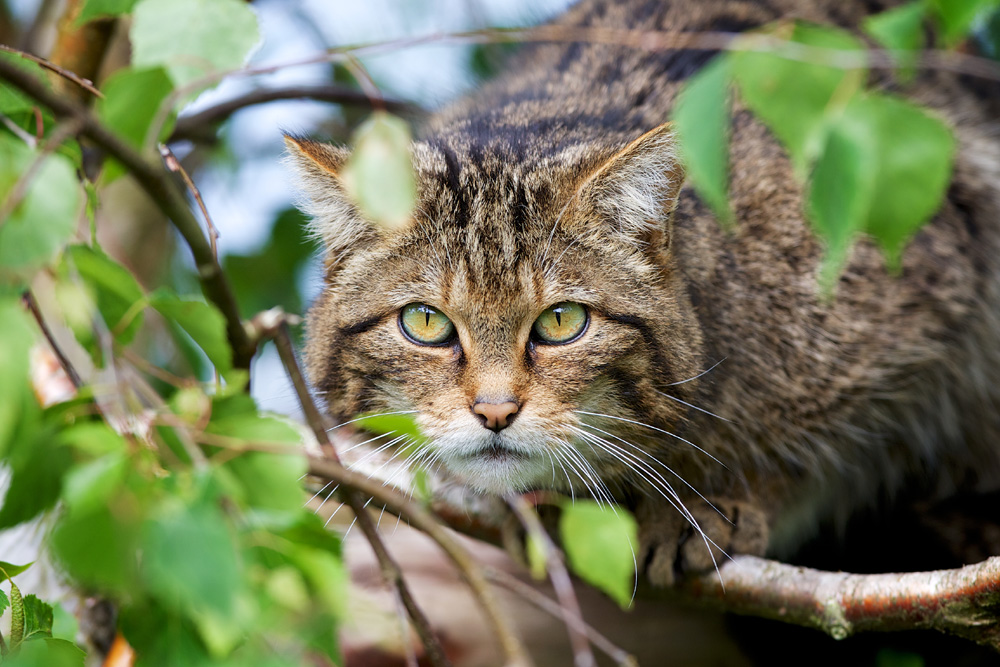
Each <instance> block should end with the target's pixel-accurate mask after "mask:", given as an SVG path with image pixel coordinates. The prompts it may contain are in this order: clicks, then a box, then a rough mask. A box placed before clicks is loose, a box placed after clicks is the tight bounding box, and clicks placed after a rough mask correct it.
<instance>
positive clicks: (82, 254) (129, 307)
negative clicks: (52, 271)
mask: <svg viewBox="0 0 1000 667" xmlns="http://www.w3.org/2000/svg"><path fill="white" fill-rule="evenodd" d="M66 258H67V259H68V261H69V262H70V263H71V266H72V267H74V268H75V269H76V272H77V273H78V274H79V275H80V277H81V278H83V281H84V283H85V284H86V285H87V286H88V287H90V289H91V290H93V293H94V298H95V299H96V301H97V310H98V311H100V313H101V317H102V318H103V319H104V323H105V324H106V325H107V327H108V328H109V329H110V330H111V331H112V333H114V334H115V339H116V340H117V341H118V342H119V343H121V344H122V345H127V344H128V343H129V342H131V341H132V339H133V338H135V334H136V332H138V330H139V327H141V326H142V309H141V308H140V307H139V306H138V304H139V302H140V301H142V300H143V299H144V298H145V294H144V293H143V290H142V288H141V287H140V286H139V283H138V281H136V279H135V277H134V276H133V275H132V273H131V272H130V271H129V270H128V269H126V268H125V267H124V266H122V265H121V264H119V263H118V262H116V261H114V260H113V259H111V258H110V257H108V256H107V255H105V254H104V253H103V252H102V251H101V250H98V249H96V248H91V247H90V246H85V245H73V246H70V247H68V248H67V249H66ZM69 274H70V275H72V271H70V272H69ZM126 315H128V316H129V320H128V321H127V322H126V321H123V318H124V317H125V316H126Z"/></svg>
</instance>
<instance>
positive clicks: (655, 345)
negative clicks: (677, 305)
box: [602, 312, 675, 382]
mask: <svg viewBox="0 0 1000 667" xmlns="http://www.w3.org/2000/svg"><path fill="white" fill-rule="evenodd" d="M602 315H604V316H605V317H607V318H608V319H609V320H613V321H615V322H618V323H619V324H624V325H625V326H629V327H632V328H633V329H635V330H636V331H638V332H639V334H640V335H641V336H642V339H643V341H645V343H646V348H647V349H648V350H649V354H650V356H651V357H652V361H653V366H654V367H655V368H656V370H657V371H659V374H660V377H659V378H655V376H654V379H658V380H663V381H667V382H672V381H673V380H674V379H675V378H674V377H673V371H672V369H671V368H670V365H669V364H668V363H667V360H666V359H665V358H664V356H663V350H661V349H660V344H659V340H658V339H657V337H656V334H655V333H654V332H653V329H652V327H650V326H649V323H648V322H646V320H645V319H643V318H642V317H639V316H638V315H633V314H630V313H609V312H603V313H602Z"/></svg>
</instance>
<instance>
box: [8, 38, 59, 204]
mask: <svg viewBox="0 0 1000 667" xmlns="http://www.w3.org/2000/svg"><path fill="white" fill-rule="evenodd" d="M0 60H6V61H8V62H11V63H13V64H15V65H16V66H18V67H20V68H22V69H24V70H25V71H27V72H28V73H30V74H32V75H33V76H34V77H35V78H36V79H38V80H39V81H41V82H42V83H44V84H45V85H46V86H47V87H49V79H48V77H47V76H46V75H45V70H43V69H42V68H41V67H40V66H38V65H37V64H35V63H33V62H32V61H30V60H27V59H25V58H22V57H21V56H19V55H17V54H14V53H8V52H6V51H0ZM35 106H37V102H35V101H34V100H33V99H32V98H30V97H28V96H27V95H25V94H24V93H22V92H21V91H20V90H18V89H16V88H14V86H9V85H6V84H4V85H2V86H0V113H2V114H3V115H5V116H11V115H13V114H15V113H17V112H21V111H30V110H31V109H33V108H34V107H35ZM30 134H34V131H32V132H30ZM0 200H2V198H0Z"/></svg>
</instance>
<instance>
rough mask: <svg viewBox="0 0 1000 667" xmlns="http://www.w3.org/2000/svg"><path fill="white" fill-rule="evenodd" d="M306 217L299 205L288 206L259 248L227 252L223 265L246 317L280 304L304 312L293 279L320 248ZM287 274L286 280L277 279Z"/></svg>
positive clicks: (291, 310) (286, 309) (296, 311)
mask: <svg viewBox="0 0 1000 667" xmlns="http://www.w3.org/2000/svg"><path fill="white" fill-rule="evenodd" d="M307 222H308V220H307V218H306V216H305V214H303V213H302V212H301V211H299V210H298V209H294V208H290V209H285V210H284V211H282V212H281V213H280V214H278V217H277V218H276V219H275V221H274V225H273V226H272V227H271V235H270V238H269V239H268V242H267V243H266V244H265V245H264V247H263V248H261V249H260V250H259V251H258V252H256V253H253V254H247V255H235V254H227V255H226V256H225V257H223V259H222V267H223V269H224V270H225V272H226V275H227V276H229V278H230V281H231V282H232V284H233V288H234V290H235V291H236V296H237V300H238V301H239V304H240V310H241V314H242V315H243V316H244V317H247V318H249V317H252V316H253V315H255V314H257V313H259V312H261V311H264V310H268V309H269V308H273V307H274V306H281V307H282V308H284V309H285V312H289V313H301V312H302V311H303V310H304V309H303V304H302V299H301V297H300V296H299V292H298V289H297V288H296V285H295V281H294V280H291V278H292V277H293V276H295V275H296V274H297V273H298V272H299V270H300V269H301V268H302V266H304V265H305V264H306V262H308V261H309V259H310V258H311V257H312V256H313V255H314V254H315V252H316V250H317V249H318V245H317V244H316V241H315V239H313V238H312V237H311V236H310V235H309V233H308V231H307V230H308V226H307ZM275 276H284V277H286V279H284V280H275Z"/></svg>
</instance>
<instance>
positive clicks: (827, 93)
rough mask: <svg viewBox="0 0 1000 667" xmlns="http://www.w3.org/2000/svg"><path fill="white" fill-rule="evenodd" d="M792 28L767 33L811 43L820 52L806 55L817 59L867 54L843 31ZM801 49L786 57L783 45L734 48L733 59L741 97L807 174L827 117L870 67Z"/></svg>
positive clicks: (834, 113) (848, 96)
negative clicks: (849, 65)
mask: <svg viewBox="0 0 1000 667" xmlns="http://www.w3.org/2000/svg"><path fill="white" fill-rule="evenodd" d="M788 28H789V26H787V25H784V26H779V28H778V29H777V30H775V31H772V32H771V33H769V34H770V35H772V36H774V37H778V38H784V37H787V38H788V39H789V40H790V41H792V42H794V43H796V44H801V45H805V46H807V47H813V48H814V49H816V50H814V51H811V52H810V51H807V52H806V53H812V54H813V57H814V58H815V59H817V60H818V61H822V60H823V59H824V58H830V57H832V56H833V55H834V54H835V51H833V52H831V51H829V50H831V49H833V50H841V51H849V52H851V53H850V55H851V56H852V57H858V56H860V55H862V54H863V45H862V44H861V42H859V41H858V40H857V39H855V38H854V37H852V36H851V35H850V34H848V33H847V32H845V31H843V30H839V29H835V28H829V27H822V26H816V25H811V24H807V23H798V24H795V25H794V27H792V29H791V31H790V34H787V35H786V34H785V33H786V32H789V31H788ZM745 39H747V40H753V39H759V36H755V35H747V36H746V37H745ZM801 49H802V47H801V46H800V47H797V48H795V49H793V48H790V47H788V48H787V50H788V51H789V53H788V57H782V51H783V47H780V46H778V47H775V50H774V51H770V52H754V51H735V52H733V53H732V54H731V59H732V73H733V78H734V80H735V81H736V83H737V84H738V86H739V91H740V95H741V97H742V98H743V101H744V102H745V103H746V104H747V106H748V107H750V109H751V111H753V112H754V114H756V115H757V116H758V117H759V118H760V119H761V120H763V121H764V123H765V124H767V126H768V127H769V128H770V129H771V131H772V132H774V134H775V135H776V136H777V137H778V139H780V140H781V142H782V144H784V146H785V148H786V149H787V150H788V152H789V154H790V155H791V158H792V162H793V164H794V165H795V167H796V170H797V172H798V173H799V174H800V175H804V174H806V172H807V170H808V166H809V165H810V164H811V163H812V162H813V161H814V160H815V159H816V157H817V155H818V154H819V151H820V149H821V147H822V146H823V142H824V134H825V126H826V124H827V122H828V119H829V118H831V117H834V118H835V117H836V116H837V115H838V114H839V113H840V111H841V110H842V108H843V107H844V106H845V105H846V104H847V102H848V101H849V100H850V99H851V97H852V95H853V94H854V93H855V92H856V91H857V90H859V89H860V88H861V86H862V85H863V84H864V81H865V77H866V76H867V69H866V68H864V67H862V68H858V69H853V70H848V69H842V68H838V67H832V66H827V65H823V64H816V63H813V62H804V61H803V60H802V55H801V54H800V53H799V51H801Z"/></svg>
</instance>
